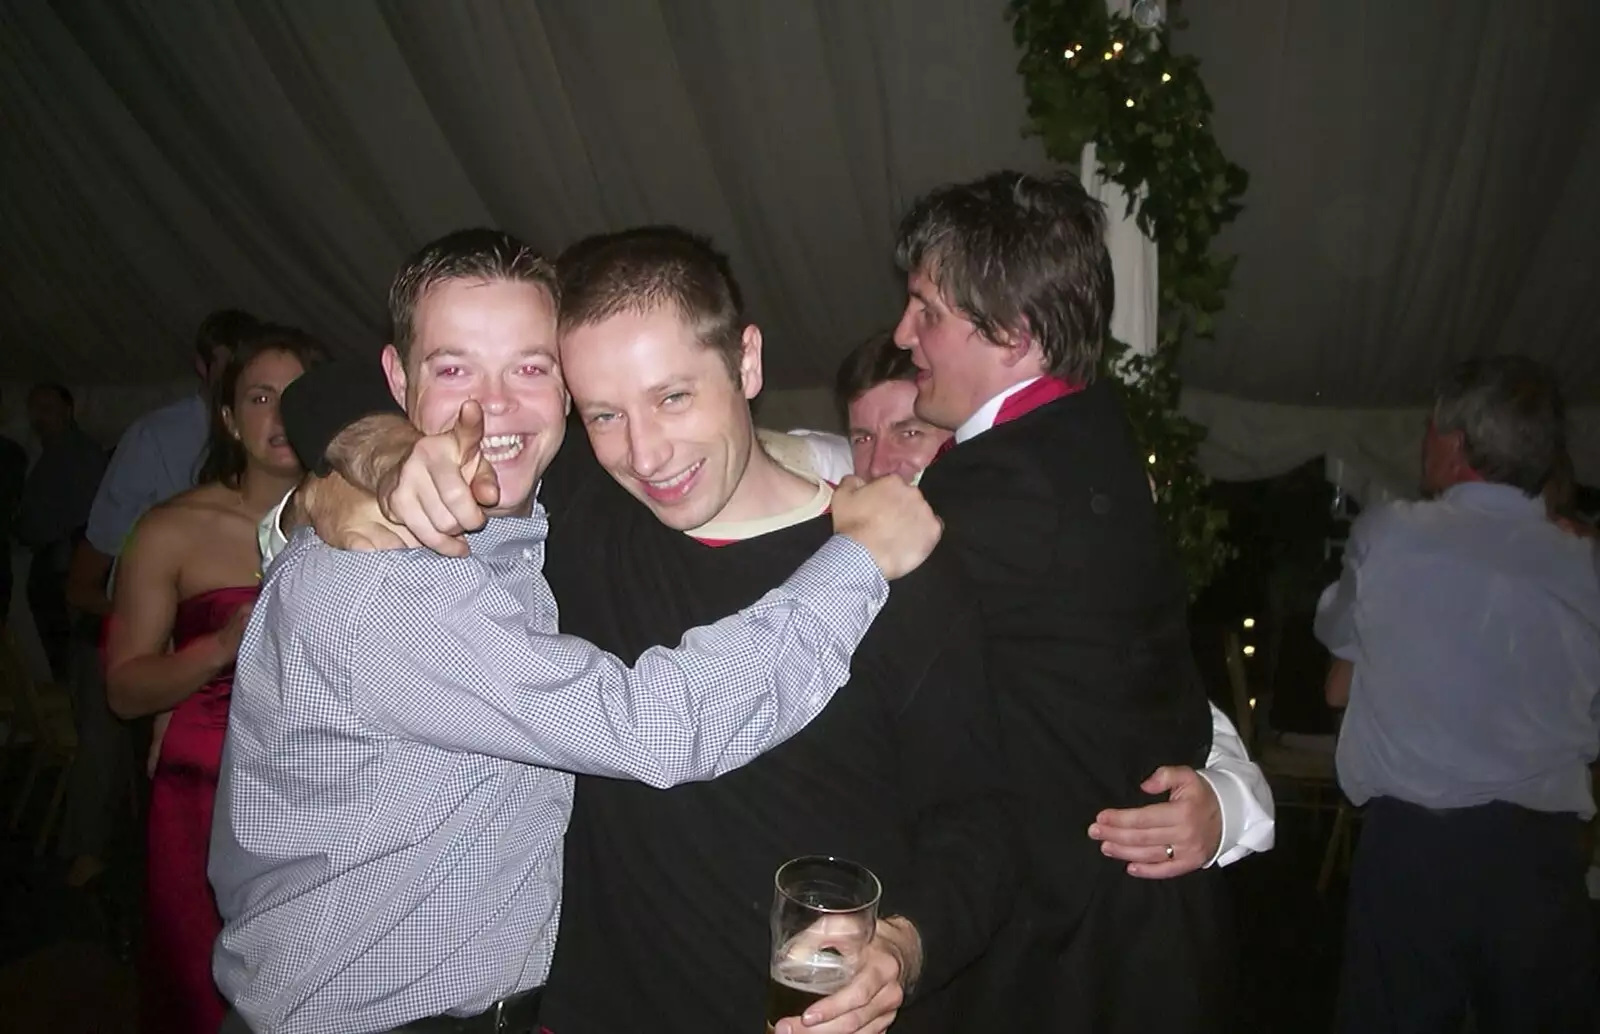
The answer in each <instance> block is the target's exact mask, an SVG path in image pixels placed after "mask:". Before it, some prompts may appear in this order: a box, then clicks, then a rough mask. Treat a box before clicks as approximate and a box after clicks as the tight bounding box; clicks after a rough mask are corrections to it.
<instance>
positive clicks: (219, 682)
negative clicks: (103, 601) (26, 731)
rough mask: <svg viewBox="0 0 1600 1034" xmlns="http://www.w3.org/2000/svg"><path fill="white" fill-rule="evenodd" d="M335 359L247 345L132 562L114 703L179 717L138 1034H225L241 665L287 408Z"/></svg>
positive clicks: (162, 791) (117, 645) (160, 818)
mask: <svg viewBox="0 0 1600 1034" xmlns="http://www.w3.org/2000/svg"><path fill="white" fill-rule="evenodd" d="M321 354H322V349H321V346H319V345H317V344H316V342H314V341H312V340H311V339H310V338H308V337H307V336H306V335H304V334H302V333H300V332H299V331H296V330H292V329H290V328H287V327H274V326H263V327H261V328H260V329H259V330H258V331H256V332H254V333H253V334H252V335H251V336H250V337H248V338H247V339H246V340H244V341H243V342H241V343H240V345H239V347H238V348H237V350H236V351H235V353H234V355H233V357H232V358H231V359H230V360H229V362H228V364H227V366H226V367H225V368H224V370H223V372H222V376H221V377H220V378H219V380H218V383H217V385H216V389H215V392H216V394H215V398H214V399H213V402H212V430H211V441H210V445H209V451H208V453H207V458H206V464H205V467H204V468H203V469H202V470H201V475H200V479H201V483H200V484H199V485H198V486H197V487H195V488H193V489H191V490H189V491H188V492H185V493H183V494H182V495H180V496H177V497H175V498H173V499H171V500H169V501H167V502H166V503H163V504H162V505H160V506H158V507H156V508H155V509H153V510H151V511H150V512H149V513H147V514H146V515H145V516H144V518H143V519H142V520H140V522H139V526H138V527H137V528H136V529H135V530H134V533H133V536H132V538H131V539H129V541H128V545H127V547H126V548H125V549H124V550H123V553H122V557H121V559H120V560H119V562H118V568H117V574H116V586H115V592H114V594H113V597H112V610H111V618H110V620H109V622H108V623H107V631H106V646H105V660H106V699H107V701H108V702H109V703H110V705H111V709H112V710H113V711H115V712H116V713H117V714H118V715H120V716H122V717H124V718H136V717H141V716H144V715H152V714H157V715H159V714H164V713H165V714H166V715H167V720H166V727H165V730H164V732H162V733H161V734H160V736H161V738H160V741H159V743H158V744H157V746H156V748H155V765H154V769H153V772H152V776H151V787H150V817H149V825H148V828H147V841H146V845H145V851H146V877H145V889H146V900H145V944H144V950H143V952H142V953H141V957H140V984H141V988H140V991H141V993H140V999H141V1001H140V1030H142V1031H145V1032H146V1034H152V1032H172V1034H216V1032H217V1030H218V1028H219V1027H220V1026H221V1025H222V1018H223V1014H224V1012H225V1011H226V1004H225V1003H224V1002H223V1000H222V996H221V995H219V994H218V993H217V989H216V985H215V984H214V983H213V982H212V979H211V946H212V944H213V943H214V942H215V941H216V938H217V934H218V933H219V932H220V931H221V925H222V924H221V921H220V919H219V918H218V916H217V906H216V902H215V900H214V899H213V897H212V894H211V885H210V882H209V881H208V880H207V878H206V859H207V856H208V854H209V852H210V845H211V812H212V806H213V804H214V802H215V800H216V794H217V777H218V775H219V773H220V769H221V764H222V744H223V740H224V739H225V738H226V736H227V730H228V698H229V696H230V695H231V693H232V689H233V666H234V661H235V658H236V656H237V654H238V650H239V641H240V639H241V638H242V637H243V635H244V630H245V625H246V623H247V622H248V620H249V617H250V608H251V605H252V604H253V603H254V601H255V598H256V592H257V591H258V588H259V585H260V578H261V575H260V563H259V553H258V551H257V545H256V526H257V525H258V524H259V523H260V522H261V520H262V518H264V517H265V516H266V515H267V513H268V511H269V510H271V509H272V508H273V507H274V506H276V505H277V503H278V500H280V499H282V498H283V496H284V495H285V494H286V493H287V492H288V491H289V490H290V489H291V488H292V487H293V486H294V484H295V482H296V481H297V480H298V479H299V477H300V466H299V464H298V463H297V462H296V460H295V456H294V452H293V451H292V450H291V449H290V448H289V446H288V442H287V440H286V439H285V437H284V433H283V425H282V422H281V421H280V420H279V418H278V395H279V393H280V392H281V391H282V390H283V388H284V387H285V386H287V385H288V384H289V382H290V381H292V380H294V379H295V378H296V377H298V376H300V374H301V373H302V372H304V370H305V365H306V363H307V362H309V361H310V360H311V359H313V358H315V357H318V356H320V355H321Z"/></svg>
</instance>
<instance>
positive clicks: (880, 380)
mask: <svg viewBox="0 0 1600 1034" xmlns="http://www.w3.org/2000/svg"><path fill="white" fill-rule="evenodd" d="M916 379H917V364H916V363H914V362H912V361H911V353H910V352H908V351H906V350H905V349H903V348H901V347H900V346H899V345H897V344H895V343H894V337H893V335H891V334H888V333H880V334H874V335H872V336H871V337H869V338H867V339H866V340H865V341H863V342H861V344H859V345H857V346H856V347H855V348H853V349H851V350H850V354H849V355H847V356H845V357H844V362H842V363H840V364H839V372H838V373H836V374H835V375H834V378H833V402H834V405H836V406H838V407H839V416H840V419H842V420H843V421H844V425H845V426H846V427H849V426H850V403H852V402H854V401H855V400H856V399H858V398H860V397H861V396H863V395H865V394H866V393H867V392H869V391H871V390H872V389H873V388H876V387H877V386H878V385H880V384H885V383H888V382H889V381H915V380H916Z"/></svg>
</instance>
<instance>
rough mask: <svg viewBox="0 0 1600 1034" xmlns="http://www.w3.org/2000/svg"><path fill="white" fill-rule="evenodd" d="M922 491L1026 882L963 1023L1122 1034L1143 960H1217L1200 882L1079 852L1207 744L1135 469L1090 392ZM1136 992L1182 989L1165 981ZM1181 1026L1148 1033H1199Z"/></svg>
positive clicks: (948, 463)
mask: <svg viewBox="0 0 1600 1034" xmlns="http://www.w3.org/2000/svg"><path fill="white" fill-rule="evenodd" d="M922 487H923V490H924V492H925V493H926V494H927V497H928V500H929V502H930V503H932V505H933V508H934V510H935V511H936V512H937V513H938V514H939V515H940V516H941V517H943V518H944V521H945V527H946V531H945V539H944V541H945V543H946V544H947V546H952V547H954V549H955V551H956V552H957V553H958V554H959V555H961V556H962V557H963V558H964V560H965V562H966V567H967V571H968V574H969V576H970V578H971V579H972V581H973V582H974V583H975V584H976V586H977V592H978V596H979V603H980V609H981V611H982V614H983V617H984V621H985V625H986V631H987V645H988V652H987V656H988V664H989V682H990V685H991V686H992V687H993V690H994V692H995V694H996V696H997V699H998V703H999V708H1000V716H1001V723H1002V730H1003V733H1004V735H1005V738H1006V749H1007V754H1008V760H1009V761H1010V764H1011V777H1012V779H1013V780H1014V782H1015V786H1014V790H1015V791H1016V793H1017V794H1018V796H1019V799H1020V808H1021V813H1020V815H1019V817H1018V819H1019V824H1020V832H1021V836H1022V839H1023V843H1024V845H1025V853H1026V862H1027V869H1028V875H1027V879H1026V880H1025V886H1024V895H1023V897H1022V898H1019V902H1018V905H1017V910H1016V911H1017V913H1018V920H1019V922H1021V923H1023V924H1024V925H1025V926H1026V927H1027V930H1026V931H1023V932H1020V933H1019V932H1018V931H1012V937H1011V940H1012V941H1013V942H1016V941H1018V940H1021V941H1024V942H1026V943H1025V944H1019V943H1012V944H1010V945H1007V944H1005V943H1003V941H1004V939H1002V943H1000V944H997V946H996V950H995V951H994V952H992V953H991V955H992V957H991V959H990V960H989V964H990V966H991V968H994V969H997V970H1003V972H999V973H996V974H993V976H994V981H993V982H994V984H995V987H994V990H993V994H992V996H991V998H992V1000H991V1001H989V1002H988V1003H987V1004H985V1005H984V1006H982V1007H981V1008H980V1012H981V1015H977V1014H975V1015H974V1017H973V1019H974V1021H975V1022H977V1021H981V1022H984V1023H989V1024H992V1025H993V1026H994V1029H1017V1030H1022V1029H1028V1030H1033V1029H1039V1030H1069V1029H1070V1030H1076V1029H1079V1026H1080V1025H1082V1024H1089V1026H1082V1027H1081V1029H1084V1030H1089V1029H1092V1030H1096V1031H1106V1030H1114V1029H1118V1030H1120V1029H1134V1028H1133V1026H1132V1024H1131V1023H1130V1022H1128V1021H1127V1020H1126V1019H1125V1017H1134V1016H1137V1015H1141V1013H1140V1005H1139V1002H1138V1001H1137V999H1139V998H1140V997H1141V996H1140V995H1139V994H1138V993H1137V992H1136V991H1135V988H1136V987H1137V985H1138V979H1139V977H1138V974H1135V973H1130V972H1126V970H1128V968H1129V967H1135V966H1142V965H1144V963H1142V962H1140V961H1139V960H1140V959H1141V958H1143V952H1144V951H1145V950H1146V949H1149V948H1152V947H1153V946H1157V945H1166V946H1170V947H1172V948H1175V950H1176V951H1177V952H1178V953H1179V954H1180V955H1184V956H1189V955H1193V956H1196V957H1197V959H1196V962H1195V965H1196V966H1198V967H1199V968H1201V969H1205V968H1206V966H1207V963H1205V962H1204V961H1203V957H1205V956H1213V955H1217V954H1218V953H1220V952H1223V949H1222V947H1221V945H1220V943H1219V938H1220V931H1219V930H1218V929H1217V928H1216V927H1218V925H1219V922H1214V921H1213V920H1215V919H1216V917H1217V916H1218V915H1220V914H1221V910H1220V909H1219V904H1218V900H1217V897H1216V896H1217V894H1218V893H1219V892H1220V890H1221V888H1220V884H1219V881H1218V879H1217V874H1216V873H1215V872H1214V871H1211V870H1205V871H1202V872H1200V873H1196V874H1194V875H1191V876H1185V877H1181V878H1179V879H1177V880H1170V881H1160V882H1154V881H1143V880H1138V879H1135V878H1133V877H1130V876H1128V875H1127V873H1126V871H1125V866H1124V864H1123V863H1121V862H1116V861H1113V860H1110V859H1107V858H1105V857H1104V856H1102V855H1101V853H1100V850H1099V846H1098V845H1097V844H1095V843H1094V842H1093V841H1091V840H1089V838H1088V836H1087V829H1088V826H1089V824H1090V823H1091V822H1092V821H1093V819H1094V816H1095V814H1096V813H1097V812H1098V811H1099V810H1101V809H1103V808H1106V807H1129V806H1137V805H1141V804H1148V803H1151V799H1150V798H1149V797H1147V796H1146V795H1145V794H1144V793H1143V792H1142V791H1141V790H1140V789H1139V784H1140V783H1141V782H1142V781H1143V780H1144V779H1145V778H1146V777H1148V776H1149V775H1150V773H1151V772H1153V771H1154V770H1155V769H1156V768H1157V767H1159V766H1161V765H1170V764H1183V765H1192V766H1194V767H1196V768H1198V767H1201V766H1203V765H1204V764H1205V759H1206V755H1207V752H1208V749H1209V745H1210V742H1211V721H1210V714H1209V711H1208V707H1207V702H1206V696H1205V692H1204V689H1203V688H1202V686H1201V683H1200V680H1199V678H1198V675H1197V672H1196V669H1195V665H1194V661H1193V657H1192V655H1191V653H1190V646H1189V637H1188V631H1187V625H1186V607H1187V593H1186V591H1185V587H1184V583H1183V578H1182V574H1181V570H1180V568H1179V565H1178V561H1177V557H1176V554H1175V552H1174V550H1173V549H1172V548H1171V546H1170V544H1169V539H1168V535H1167V532H1166V530H1165V529H1164V527H1163V526H1162V525H1161V522H1160V518H1159V515H1158V514H1157V513H1156V510H1155V505H1154V503H1153V501H1152V500H1151V498H1150V487H1149V482H1148V480H1147V478H1146V474H1145V464H1144V457H1143V455H1142V454H1141V453H1140V451H1139V450H1138V448H1137V447H1136V445H1135V443H1134V441H1133V438H1132V434H1131V432H1130V430H1129V428H1128V425H1127V422H1126V420H1125V419H1124V417H1123V414H1122V411H1121V407H1120V404H1119V402H1118V400H1117V398H1116V395H1115V393H1114V391H1113V389H1111V388H1109V387H1106V386H1103V385H1094V386H1091V387H1089V388H1088V389H1086V390H1085V391H1083V392H1080V393H1078V394H1075V395H1071V396H1068V397H1066V398H1062V399H1058V400H1056V401H1054V402H1051V403H1048V404H1047V405H1044V406H1042V407H1040V408H1039V409H1036V410H1034V411H1032V412H1031V413H1027V414H1025V415H1023V416H1022V417H1020V418H1018V419H1016V420H1014V421H1011V422H1009V423H1006V424H1002V425H1000V426H997V427H994V428H992V429H990V430H989V431H986V432H985V433H983V434H982V435H979V436H978V437H976V438H973V439H970V440H969V441H967V442H965V443H963V444H961V445H959V446H957V447H956V448H954V449H953V450H951V451H950V452H949V453H947V454H946V455H945V456H944V457H943V458H942V459H940V460H939V461H938V462H937V463H935V464H933V466H931V467H930V468H929V470H928V473H927V475H926V477H925V478H924V479H923V482H922ZM1197 916H1199V917H1201V918H1199V919H1197V918H1196V917H1197ZM1088 940H1092V941H1093V942H1094V943H1093V944H1088V943H1084V942H1086V941H1088ZM1182 968H1183V967H1182V965H1180V966H1179V969H1180V970H1181V969H1182ZM1119 969H1121V970H1123V972H1117V970H1119ZM1143 977H1144V978H1145V979H1148V980H1152V981H1154V980H1156V979H1158V978H1159V979H1160V980H1161V982H1162V983H1166V982H1168V981H1170V980H1173V979H1177V980H1179V981H1184V980H1188V979H1190V976H1187V975H1184V974H1182V973H1181V972H1179V973H1174V972H1173V971H1172V970H1171V969H1170V967H1169V968H1167V969H1166V971H1165V972H1163V973H1145V974H1143ZM1192 979H1194V980H1203V981H1210V980H1213V979H1214V978H1213V976H1212V975H1208V974H1206V973H1195V974H1193V975H1192ZM1040 982H1044V983H1048V984H1049V985H1050V988H1051V990H1049V991H1046V990H1045V989H1044V988H1041V987H1037V986H1030V985H1035V984H1038V983H1040ZM1008 984H1009V987H1008V986H1007V985H1008ZM1063 986H1067V987H1069V988H1070V987H1072V986H1076V987H1077V988H1078V990H1076V991H1073V990H1070V989H1069V990H1067V991H1061V990H1060V988H1061V987H1063ZM1063 995H1064V996H1065V997H1066V998H1069V999H1070V998H1077V999H1080V1000H1077V1001H1064V1000H1063ZM1143 997H1149V996H1148V995H1146V996H1143ZM1006 999H1012V1000H1017V1001H1022V1002H1024V1004H1025V1005H1027V1006H1028V1008H1029V1011H1028V1012H1027V1014H1026V1015H1021V1016H1017V1017H1016V1018H1015V1019H1013V1020H1011V1021H1009V1022H1011V1023H1014V1024H1019V1025H1015V1026H1002V1021H1000V1020H999V1019H998V1018H997V1015H996V1013H995V1011H994V1010H996V1009H999V1008H1002V1007H1003V1004H1004V1001H1005V1000H1006ZM1146 1015H1148V1014H1146ZM1184 1015H1185V1013H1183V1012H1179V1013H1176V1014H1174V1013H1163V1014H1160V1016H1159V1017H1153V1019H1156V1020H1159V1021H1160V1022H1163V1023H1172V1024H1174V1026H1167V1027H1162V1028H1154V1027H1151V1028H1148V1029H1162V1030H1163V1034H1174V1030H1177V1031H1184V1030H1191V1029H1194V1030H1199V1029H1208V1028H1207V1025H1206V1023H1205V1022H1198V1024H1191V1023H1189V1022H1187V1021H1186V1020H1185V1019H1184ZM973 1029H977V1028H973Z"/></svg>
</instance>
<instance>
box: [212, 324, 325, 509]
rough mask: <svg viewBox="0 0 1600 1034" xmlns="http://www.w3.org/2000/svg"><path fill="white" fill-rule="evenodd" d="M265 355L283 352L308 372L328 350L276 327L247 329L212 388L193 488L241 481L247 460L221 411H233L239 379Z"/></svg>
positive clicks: (299, 333) (299, 334)
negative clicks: (207, 433)
mask: <svg viewBox="0 0 1600 1034" xmlns="http://www.w3.org/2000/svg"><path fill="white" fill-rule="evenodd" d="M266 352H285V353H287V354H289V355H292V356H294V357H295V358H296V359H298V360H300V365H301V366H303V367H305V368H306V369H308V370H309V369H310V368H311V367H312V366H314V365H315V364H317V363H319V362H321V361H322V360H324V359H326V358H327V357H328V350H327V349H326V348H324V347H323V346H322V343H321V342H320V341H318V340H317V339H316V338H314V337H312V336H311V335H310V334H307V333H306V332H305V331H303V330H297V329H296V328H294V327H285V326H281V325H279V324H276V323H262V324H259V325H258V326H255V327H252V328H250V329H249V330H248V331H246V333H245V334H244V336H243V337H242V338H240V340H239V343H238V345H237V346H236V347H235V348H234V350H233V355H231V356H230V357H229V358H228V365H227V366H225V367H223V368H222V376H221V377H218V378H217V383H216V387H215V388H213V389H212V392H211V434H210V437H209V438H208V440H207V442H206V458H205V462H204V463H202V464H201V465H200V474H199V476H198V478H197V479H196V483H197V484H202V485H204V484H209V483H211V482H213V481H216V482H220V483H221V484H223V485H225V486H227V487H228V488H235V489H236V488H238V487H239V483H240V481H241V480H242V479H243V478H244V471H245V467H246V466H247V465H248V463H249V457H248V456H247V455H246V454H245V451H244V444H243V443H242V442H240V441H239V439H237V438H235V437H234V436H233V433H232V432H231V431H229V430H228V421H227V419H226V417H224V416H223V410H225V409H230V408H232V407H233V396H234V393H235V392H237V391H238V390H239V378H240V377H241V376H242V375H243V374H244V371H245V368H246V367H248V366H249V365H250V364H251V363H253V362H254V361H255V359H256V357H257V356H259V355H262V354H264V353H266Z"/></svg>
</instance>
